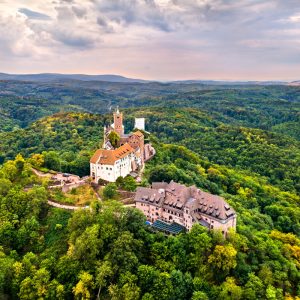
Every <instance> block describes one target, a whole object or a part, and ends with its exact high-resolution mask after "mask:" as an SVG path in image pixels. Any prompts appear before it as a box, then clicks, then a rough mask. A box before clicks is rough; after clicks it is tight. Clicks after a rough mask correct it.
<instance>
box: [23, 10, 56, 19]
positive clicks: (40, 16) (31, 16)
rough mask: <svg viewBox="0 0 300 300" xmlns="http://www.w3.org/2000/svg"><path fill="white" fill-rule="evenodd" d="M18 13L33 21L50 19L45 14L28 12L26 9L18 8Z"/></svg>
mask: <svg viewBox="0 0 300 300" xmlns="http://www.w3.org/2000/svg"><path fill="white" fill-rule="evenodd" d="M19 12H20V13H22V14H24V15H25V16H26V17H28V18H29V19H35V20H50V19H51V18H50V17H49V16H48V15H46V14H42V13H39V12H37V11H33V10H30V9H28V8H20V9H19Z"/></svg>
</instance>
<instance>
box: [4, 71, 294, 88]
mask: <svg viewBox="0 0 300 300" xmlns="http://www.w3.org/2000/svg"><path fill="white" fill-rule="evenodd" d="M0 80H16V81H32V82H57V81H68V80H78V81H103V82H116V83H152V82H159V81H154V80H152V81H151V80H143V79H136V78H128V77H124V76H121V75H114V74H104V75H86V74H59V73H40V74H7V73H0ZM160 83H164V84H170V83H173V84H189V85H191V84H197V85H199V84H201V85H204V86H206V85H211V86H215V85H217V86H229V85H230V86H233V85H235V86H237V85H264V86H266V85H286V84H288V85H300V81H295V82H290V83H288V82H284V81H226V80H175V81H172V80H170V81H160Z"/></svg>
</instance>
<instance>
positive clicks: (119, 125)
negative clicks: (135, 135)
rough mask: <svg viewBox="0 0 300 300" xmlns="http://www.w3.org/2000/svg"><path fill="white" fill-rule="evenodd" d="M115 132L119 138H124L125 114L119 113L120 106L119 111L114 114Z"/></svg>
mask: <svg viewBox="0 0 300 300" xmlns="http://www.w3.org/2000/svg"><path fill="white" fill-rule="evenodd" d="M114 131H115V132H116V133H117V134H118V135H119V136H122V135H123V134H124V126H123V113H121V112H120V111H119V106H117V109H116V111H115V112H114Z"/></svg>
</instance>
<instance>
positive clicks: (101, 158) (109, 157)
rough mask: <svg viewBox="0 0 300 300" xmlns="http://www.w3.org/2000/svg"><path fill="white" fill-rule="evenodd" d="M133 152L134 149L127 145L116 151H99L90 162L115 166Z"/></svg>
mask: <svg viewBox="0 0 300 300" xmlns="http://www.w3.org/2000/svg"><path fill="white" fill-rule="evenodd" d="M133 152H134V149H133V148H132V147H131V146H130V145H129V144H127V143H126V144H124V145H122V146H121V147H119V148H117V149H115V150H106V149H98V150H97V151H96V152H95V154H94V155H93V156H92V158H91V160H90V162H91V163H93V164H96V163H99V164H104V165H114V164H115V162H116V161H117V160H119V159H121V158H124V157H126V156H127V155H129V154H130V153H133Z"/></svg>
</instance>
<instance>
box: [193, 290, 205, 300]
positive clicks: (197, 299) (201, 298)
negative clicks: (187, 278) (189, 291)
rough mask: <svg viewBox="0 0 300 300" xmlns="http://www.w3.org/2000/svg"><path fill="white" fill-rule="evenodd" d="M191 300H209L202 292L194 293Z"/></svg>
mask: <svg viewBox="0 0 300 300" xmlns="http://www.w3.org/2000/svg"><path fill="white" fill-rule="evenodd" d="M191 300H209V298H208V297H207V295H206V294H205V293H204V292H201V291H195V292H194V293H193V296H192V299H191Z"/></svg>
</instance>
